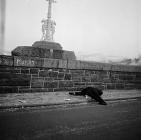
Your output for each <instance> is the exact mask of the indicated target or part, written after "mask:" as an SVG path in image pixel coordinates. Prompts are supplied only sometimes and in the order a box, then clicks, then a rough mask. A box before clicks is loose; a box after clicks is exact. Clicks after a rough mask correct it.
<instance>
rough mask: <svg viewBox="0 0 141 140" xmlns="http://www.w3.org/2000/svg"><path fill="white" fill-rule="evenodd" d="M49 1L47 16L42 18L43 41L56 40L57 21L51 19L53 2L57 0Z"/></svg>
mask: <svg viewBox="0 0 141 140" xmlns="http://www.w3.org/2000/svg"><path fill="white" fill-rule="evenodd" d="M46 1H48V13H47V18H46V19H42V21H41V22H42V38H41V40H42V41H48V42H54V39H53V35H54V33H55V25H56V23H55V21H53V20H52V19H51V11H52V3H55V2H56V1H55V0H46Z"/></svg>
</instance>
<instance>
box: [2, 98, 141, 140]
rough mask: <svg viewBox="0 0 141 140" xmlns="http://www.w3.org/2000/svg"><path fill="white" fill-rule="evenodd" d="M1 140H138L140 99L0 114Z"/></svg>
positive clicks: (139, 133)
mask: <svg viewBox="0 0 141 140" xmlns="http://www.w3.org/2000/svg"><path fill="white" fill-rule="evenodd" d="M0 139H1V140H125V139H128V140H136V139H138V140H139V139H141V99H133V100H132V99H130V100H122V101H117V102H109V103H108V105H107V106H103V105H99V104H97V103H88V104H78V105H66V106H65V105H64V106H56V107H45V108H34V109H33V108H29V109H22V110H10V111H0Z"/></svg>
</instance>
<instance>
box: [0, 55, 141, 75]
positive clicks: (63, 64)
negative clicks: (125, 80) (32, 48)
mask: <svg viewBox="0 0 141 140" xmlns="http://www.w3.org/2000/svg"><path fill="white" fill-rule="evenodd" d="M3 65H5V66H15V67H16V66H20V67H41V68H63V69H78V70H79V69H85V70H87V69H88V70H97V71H98V70H102V71H103V70H104V71H122V72H141V66H133V65H116V64H110V63H100V62H89V61H80V60H63V59H51V58H39V57H25V56H7V55H0V66H3Z"/></svg>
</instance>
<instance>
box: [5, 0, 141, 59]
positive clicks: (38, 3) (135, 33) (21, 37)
mask: <svg viewBox="0 0 141 140" xmlns="http://www.w3.org/2000/svg"><path fill="white" fill-rule="evenodd" d="M6 3H7V5H6V24H5V52H10V51H11V50H13V49H14V48H16V47H17V46H31V45H32V44H33V43H34V42H35V41H39V40H40V39H41V36H42V31H41V20H42V19H43V18H46V16H47V10H48V9H47V8H48V2H47V1H46V0H7V2H6ZM140 6H141V0H57V3H54V4H53V9H52V19H53V20H55V22H56V32H55V34H54V39H55V42H58V43H60V44H61V45H62V47H63V49H64V50H70V51H74V52H75V53H76V55H77V56H78V57H79V59H82V60H83V59H87V60H93V59H97V58H98V59H105V58H106V57H109V58H110V57H111V58H121V57H122V58H123V57H124V58H135V57H138V56H139V55H140V54H141V8H140Z"/></svg>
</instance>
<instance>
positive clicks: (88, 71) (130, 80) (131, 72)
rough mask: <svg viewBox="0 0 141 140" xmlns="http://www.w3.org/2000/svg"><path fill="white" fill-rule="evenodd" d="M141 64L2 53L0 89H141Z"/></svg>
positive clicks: (13, 90) (28, 90)
mask: <svg viewBox="0 0 141 140" xmlns="http://www.w3.org/2000/svg"><path fill="white" fill-rule="evenodd" d="M139 68H141V67H139V66H138V67H137V66H127V68H126V66H119V67H118V65H117V66H114V67H111V65H110V64H102V63H101V64H99V63H94V64H92V62H89V63H87V62H82V61H74V60H60V59H48V58H36V57H19V56H14V57H13V56H11V57H10V56H0V93H4V92H5V93H6V92H11V93H12V92H19V93H20V92H53V91H76V90H77V91H78V90H81V89H82V88H84V87H87V86H92V87H98V88H101V89H141V70H140V69H139Z"/></svg>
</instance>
